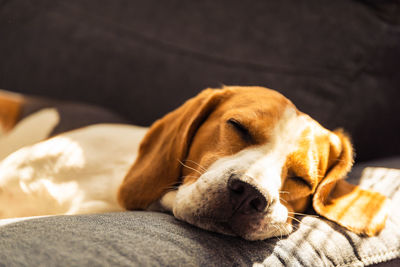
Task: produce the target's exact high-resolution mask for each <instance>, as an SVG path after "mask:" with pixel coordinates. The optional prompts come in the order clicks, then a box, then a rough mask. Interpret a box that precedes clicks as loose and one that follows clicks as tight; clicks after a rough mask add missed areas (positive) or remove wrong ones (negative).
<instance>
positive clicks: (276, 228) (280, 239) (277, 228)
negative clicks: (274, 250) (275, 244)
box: [272, 224, 282, 241]
mask: <svg viewBox="0 0 400 267" xmlns="http://www.w3.org/2000/svg"><path fill="white" fill-rule="evenodd" d="M272 226H273V227H274V228H275V230H276V232H278V231H279V233H280V234H281V238H279V236H277V235H276V236H275V237H276V238H278V240H279V241H282V231H281V229H280V228H279V226H278V225H275V224H273V225H272Z"/></svg>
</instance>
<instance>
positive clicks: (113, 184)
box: [0, 124, 147, 218]
mask: <svg viewBox="0 0 400 267" xmlns="http://www.w3.org/2000/svg"><path fill="white" fill-rule="evenodd" d="M146 131H147V128H141V127H136V126H128V125H117V124H99V125H93V126H89V127H85V128H81V129H79V130H75V131H71V132H67V133H65V134H63V135H60V136H56V137H54V138H51V139H49V140H46V141H43V142H40V143H37V144H35V145H32V146H28V147H24V148H22V149H19V150H18V151H16V152H14V153H12V154H11V155H9V156H8V157H6V158H5V159H4V160H3V161H2V162H1V163H0V218H10V217H20V216H31V215H43V214H78V213H94V212H106V211H118V210H122V208H121V207H120V206H119V205H118V203H117V199H116V195H117V190H118V188H119V186H120V184H121V181H122V179H124V177H125V174H126V173H127V171H128V170H129V168H130V167H131V165H132V163H133V162H134V160H135V158H136V156H137V151H138V147H139V144H140V141H141V140H142V138H143V136H144V135H145V133H146Z"/></svg>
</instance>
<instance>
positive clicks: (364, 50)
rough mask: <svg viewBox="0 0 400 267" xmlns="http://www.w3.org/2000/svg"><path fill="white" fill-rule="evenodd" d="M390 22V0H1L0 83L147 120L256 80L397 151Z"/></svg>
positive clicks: (370, 142)
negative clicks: (213, 90)
mask: <svg viewBox="0 0 400 267" xmlns="http://www.w3.org/2000/svg"><path fill="white" fill-rule="evenodd" d="M399 18H400V2H399V1H398V0H387V1H373V0H365V1H358V0H336V1H330V0H323V1H321V0H306V1H291V0H280V1H265V0H256V1H251V2H249V3H245V4H244V3H243V1H240V0H230V1H214V0H204V1H186V0H169V1H156V0H146V1H139V0H131V1H127V0H113V1H104V0H100V1H98V0H85V1H81V0H69V1H61V0H35V1H34V2H33V1H24V0H13V1H6V0H0V36H1V42H0V59H1V61H0V88H4V89H8V90H13V91H19V92H24V93H30V94H40V95H45V96H50V97H55V98H62V99H66V100H75V101H84V102H91V103H95V104H99V105H101V106H104V107H108V108H110V109H111V110H114V111H117V112H118V113H119V114H123V115H125V116H127V117H128V118H129V119H130V120H131V121H132V122H133V123H134V124H139V125H149V124H150V123H152V122H153V121H154V120H156V119H158V118H160V117H161V116H163V115H164V114H165V113H166V112H168V111H170V110H172V109H174V108H176V107H178V106H179V105H180V104H182V102H183V101H184V100H186V99H188V98H190V97H192V96H194V95H195V94H196V93H197V92H198V91H200V90H201V89H203V88H206V87H216V86H220V85H221V84H239V85H261V86H266V87H270V88H274V89H277V90H279V91H280V92H282V93H283V94H284V95H286V96H287V97H288V98H289V99H291V100H292V101H293V102H294V103H295V104H296V105H297V106H298V107H299V108H300V110H302V111H304V112H306V113H308V114H310V115H311V116H312V117H314V118H315V119H316V120H317V121H319V122H321V123H322V124H323V125H324V126H326V127H328V128H329V129H333V128H336V127H343V128H344V129H346V131H349V132H350V134H351V135H352V137H353V140H354V143H355V147H356V151H357V156H358V157H359V159H360V160H368V159H371V158H379V157H381V156H389V155H391V154H392V155H393V154H397V153H398V152H399V151H400V139H399V138H398V134H399V130H398V129H393V127H395V126H396V125H400V116H398V115H397V114H399V113H400V105H398V99H399V98H400V90H398V88H399V84H400V75H398V70H399V69H400V46H399V43H400V19H399ZM366 133H367V134H366Z"/></svg>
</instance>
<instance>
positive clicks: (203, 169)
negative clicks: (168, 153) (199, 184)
mask: <svg viewBox="0 0 400 267" xmlns="http://www.w3.org/2000/svg"><path fill="white" fill-rule="evenodd" d="M186 161H187V162H191V163H193V164H196V165H197V166H199V167H200V169H201V170H202V171H203V172H206V171H207V169H206V168H204V167H203V166H201V165H200V164H199V163H197V162H195V161H194V160H190V159H186V160H185V162H186Z"/></svg>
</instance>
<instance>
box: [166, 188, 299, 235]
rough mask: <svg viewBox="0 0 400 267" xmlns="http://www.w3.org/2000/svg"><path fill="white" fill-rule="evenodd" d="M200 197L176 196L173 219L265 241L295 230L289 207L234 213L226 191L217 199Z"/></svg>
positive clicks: (281, 206) (213, 230)
mask: <svg viewBox="0 0 400 267" xmlns="http://www.w3.org/2000/svg"><path fill="white" fill-rule="evenodd" d="M196 196H199V194H188V195H186V197H185V198H179V196H178V197H177V199H176V201H178V202H179V204H178V205H174V208H173V214H174V216H175V217H176V218H177V219H179V220H182V221H185V222H187V223H189V224H192V225H195V226H197V227H199V228H202V229H205V230H208V231H212V232H217V233H221V234H225V235H230V236H239V237H242V238H244V239H246V240H263V239H267V238H271V237H275V236H284V235H287V234H289V233H290V232H291V231H292V225H291V219H290V217H289V216H288V211H287V209H286V207H284V206H283V205H281V204H280V203H279V202H277V203H275V204H274V205H271V206H270V207H269V208H268V209H266V210H265V211H264V212H254V213H251V214H246V213H243V212H241V210H240V209H239V210H235V209H234V208H233V207H232V203H231V202H230V200H229V197H227V196H226V192H222V193H221V194H218V195H216V197H214V198H206V199H201V200H200V201H199V199H196Z"/></svg>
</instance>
